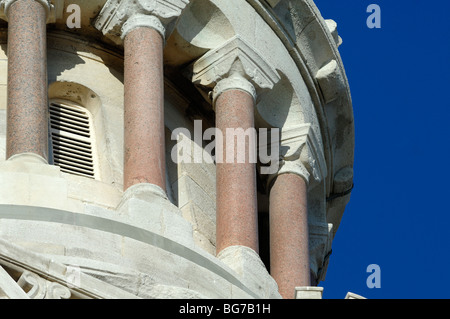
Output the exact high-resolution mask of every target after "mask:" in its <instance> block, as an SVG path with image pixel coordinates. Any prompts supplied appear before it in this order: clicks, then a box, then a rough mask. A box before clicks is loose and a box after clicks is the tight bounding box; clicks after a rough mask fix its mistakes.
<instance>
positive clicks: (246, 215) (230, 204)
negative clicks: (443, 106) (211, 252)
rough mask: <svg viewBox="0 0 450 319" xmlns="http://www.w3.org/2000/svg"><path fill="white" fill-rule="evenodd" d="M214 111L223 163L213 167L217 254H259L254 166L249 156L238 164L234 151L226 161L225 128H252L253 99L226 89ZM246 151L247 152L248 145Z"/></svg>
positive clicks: (246, 94)
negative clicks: (231, 250)
mask: <svg viewBox="0 0 450 319" xmlns="http://www.w3.org/2000/svg"><path fill="white" fill-rule="evenodd" d="M215 110H216V126H217V128H218V129H219V130H220V131H221V132H222V134H223V136H224V139H223V142H224V143H223V154H224V161H223V163H217V166H216V185H217V188H216V192H217V202H216V225H217V226H216V227H217V228H216V252H217V253H219V252H220V251H222V250H223V249H225V248H227V247H229V246H235V245H241V246H246V247H249V248H251V249H253V250H254V251H256V252H258V250H259V249H258V215H257V200H256V170H255V164H254V163H250V161H249V159H248V156H247V157H246V159H245V162H244V163H237V154H236V152H235V154H234V158H226V129H227V128H242V129H244V130H246V129H248V128H253V127H254V97H253V96H252V95H251V94H249V93H247V92H245V91H242V90H238V89H230V90H226V91H224V92H223V93H221V94H220V95H219V96H218V97H217V99H216V102H215ZM235 145H236V143H235ZM235 148H236V146H235ZM245 151H246V154H248V153H249V145H248V143H247V144H246V147H245Z"/></svg>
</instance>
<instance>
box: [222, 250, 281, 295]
mask: <svg viewBox="0 0 450 319" xmlns="http://www.w3.org/2000/svg"><path fill="white" fill-rule="evenodd" d="M217 259H219V260H220V261H222V262H223V263H224V264H226V265H227V266H228V267H230V268H231V269H232V270H234V271H235V272H236V273H237V274H238V277H239V279H240V280H241V281H242V282H243V283H244V284H245V285H246V286H247V287H248V288H249V289H251V290H252V291H253V292H255V293H256V294H258V295H259V296H261V297H262V298H268V299H281V295H280V294H279V293H278V286H277V283H276V282H275V280H274V279H273V278H272V277H271V276H270V275H269V273H268V271H267V269H266V266H264V264H263V262H262V260H261V258H260V257H259V255H258V254H257V253H256V252H255V251H254V250H253V249H251V248H249V247H245V246H229V247H227V248H225V249H223V250H222V251H221V252H220V253H219V254H218V255H217Z"/></svg>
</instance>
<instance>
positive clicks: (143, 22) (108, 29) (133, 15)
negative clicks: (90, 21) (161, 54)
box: [94, 0, 190, 44]
mask: <svg viewBox="0 0 450 319" xmlns="http://www.w3.org/2000/svg"><path fill="white" fill-rule="evenodd" d="M189 1H190V0H108V1H107V2H106V3H105V5H104V6H103V8H102V10H101V11H100V14H99V16H98V18H97V19H96V20H95V22H94V26H95V27H96V28H97V29H98V30H99V31H101V32H102V33H103V34H104V35H106V36H107V37H109V38H110V39H111V40H112V41H114V42H115V43H117V44H122V42H123V39H124V38H125V36H126V34H127V33H128V32H130V31H132V30H133V29H134V28H137V27H148V28H152V29H155V30H156V31H158V32H159V33H160V34H161V36H162V37H163V39H164V40H165V39H166V37H167V36H168V35H169V34H170V33H171V32H172V30H173V28H174V24H173V22H174V20H176V18H178V17H179V16H180V15H181V12H182V11H183V10H184V8H185V7H186V5H187V4H188V3H189Z"/></svg>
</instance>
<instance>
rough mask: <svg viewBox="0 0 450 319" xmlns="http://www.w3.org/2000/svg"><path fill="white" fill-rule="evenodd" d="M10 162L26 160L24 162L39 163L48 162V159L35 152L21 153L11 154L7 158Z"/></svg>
mask: <svg viewBox="0 0 450 319" xmlns="http://www.w3.org/2000/svg"><path fill="white" fill-rule="evenodd" d="M7 161H10V162H14V161H17V162H24V163H37V164H48V161H47V160H46V159H45V158H43V157H42V156H40V155H38V154H35V153H21V154H16V155H13V156H11V157H10V158H8V159H7Z"/></svg>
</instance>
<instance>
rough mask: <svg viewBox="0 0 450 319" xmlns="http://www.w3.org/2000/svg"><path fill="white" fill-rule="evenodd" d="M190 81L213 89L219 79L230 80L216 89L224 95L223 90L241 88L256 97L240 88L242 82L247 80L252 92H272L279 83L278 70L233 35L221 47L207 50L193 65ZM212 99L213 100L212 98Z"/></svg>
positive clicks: (245, 42)
mask: <svg viewBox="0 0 450 319" xmlns="http://www.w3.org/2000/svg"><path fill="white" fill-rule="evenodd" d="M191 68H192V82H193V83H194V84H195V85H198V86H202V87H207V88H210V89H212V87H214V86H216V85H217V84H218V83H219V82H220V81H221V80H223V79H226V78H230V80H228V81H227V82H223V83H221V84H220V86H219V88H217V89H216V90H215V92H214V93H215V94H214V95H215V97H217V95H218V94H217V93H220V92H223V90H224V89H225V87H227V88H228V89H229V88H238V89H243V90H246V91H251V92H249V93H250V94H251V95H253V96H256V95H255V93H256V92H254V90H253V89H251V88H250V89H245V88H248V87H249V86H248V84H245V85H243V81H242V80H243V79H245V80H247V81H249V82H250V83H251V84H252V85H253V86H254V87H255V91H256V90H258V89H272V88H273V87H274V85H275V84H276V83H277V82H278V81H279V80H280V76H279V75H278V73H277V71H276V70H275V69H274V68H273V67H272V66H271V65H270V64H269V63H268V62H267V61H266V60H265V59H264V57H263V55H262V54H260V53H259V52H257V51H256V50H255V48H254V47H252V46H251V45H250V44H249V43H248V42H247V41H245V40H244V39H243V38H242V37H241V36H239V35H236V36H234V37H233V38H231V39H229V40H228V41H226V42H225V43H224V44H223V45H222V46H220V47H218V48H216V49H214V50H210V51H209V52H208V53H206V54H205V55H203V56H202V57H201V58H200V59H198V60H197V61H196V62H195V63H194V64H193V65H192V66H191ZM213 98H214V97H213Z"/></svg>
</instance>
